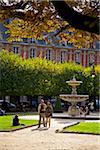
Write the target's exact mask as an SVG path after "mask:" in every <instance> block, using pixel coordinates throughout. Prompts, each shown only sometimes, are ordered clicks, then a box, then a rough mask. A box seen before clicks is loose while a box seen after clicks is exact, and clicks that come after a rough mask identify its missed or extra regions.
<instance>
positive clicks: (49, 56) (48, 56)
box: [46, 49, 52, 60]
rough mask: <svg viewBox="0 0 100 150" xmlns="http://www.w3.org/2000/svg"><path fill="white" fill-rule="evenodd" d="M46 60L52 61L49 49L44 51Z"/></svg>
mask: <svg viewBox="0 0 100 150" xmlns="http://www.w3.org/2000/svg"><path fill="white" fill-rule="evenodd" d="M46 59H47V60H52V50H51V49H48V50H46Z"/></svg>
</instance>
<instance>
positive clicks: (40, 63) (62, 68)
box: [0, 50, 100, 96]
mask: <svg viewBox="0 0 100 150" xmlns="http://www.w3.org/2000/svg"><path fill="white" fill-rule="evenodd" d="M91 71H92V68H85V69H84V68H83V67H82V66H81V65H77V64H74V63H63V64H61V63H59V64H56V63H53V62H51V61H48V60H46V59H43V60H42V59H41V58H35V59H28V60H25V59H23V58H22V57H20V56H18V55H15V54H13V53H9V52H7V51H6V50H3V51H2V52H0V83H1V84H0V95H1V96H5V95H12V96H13V95H14V96H21V95H32V96H34V95H37V96H38V95H43V96H58V95H59V94H63V93H66V94H68V93H71V87H70V86H68V85H67V84H66V81H67V80H71V79H72V78H73V75H75V77H76V79H77V80H81V81H82V82H83V83H82V84H81V85H80V86H79V87H78V93H80V94H88V95H92V94H93V91H94V80H95V94H96V95H99V91H98V89H99V82H98V81H99V74H100V67H99V66H95V73H96V76H95V79H93V78H92V76H91Z"/></svg>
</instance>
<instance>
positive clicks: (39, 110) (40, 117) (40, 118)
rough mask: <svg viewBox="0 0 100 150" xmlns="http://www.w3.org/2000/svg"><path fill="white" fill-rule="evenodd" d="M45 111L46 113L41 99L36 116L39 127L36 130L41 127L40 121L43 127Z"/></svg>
mask: <svg viewBox="0 0 100 150" xmlns="http://www.w3.org/2000/svg"><path fill="white" fill-rule="evenodd" d="M45 111H46V104H45V103H44V100H43V99H41V102H40V104H39V106H38V114H39V125H38V128H40V126H41V120H42V119H43V125H44V127H45Z"/></svg>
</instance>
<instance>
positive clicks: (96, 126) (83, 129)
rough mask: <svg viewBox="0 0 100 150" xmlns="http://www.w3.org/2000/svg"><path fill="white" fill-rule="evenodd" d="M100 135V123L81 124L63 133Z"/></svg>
mask: <svg viewBox="0 0 100 150" xmlns="http://www.w3.org/2000/svg"><path fill="white" fill-rule="evenodd" d="M66 131H68V132H78V133H93V134H100V122H81V123H79V124H77V125H74V126H71V127H66V128H65V129H64V130H63V132H66Z"/></svg>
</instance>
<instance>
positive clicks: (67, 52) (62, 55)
mask: <svg viewBox="0 0 100 150" xmlns="http://www.w3.org/2000/svg"><path fill="white" fill-rule="evenodd" d="M2 49H6V50H8V51H13V52H14V53H15V54H19V55H21V56H22V57H23V58H25V59H28V58H35V57H41V58H46V59H48V60H51V61H54V62H61V63H62V62H76V63H78V64H82V66H84V67H87V66H90V65H92V64H93V63H94V64H95V65H97V64H100V59H99V58H100V51H99V49H94V48H93V49H92V48H91V49H86V48H82V49H76V48H74V47H70V46H68V45H64V46H62V45H54V44H51V45H50V44H46V43H45V42H44V43H43V42H42V40H41V41H40V42H35V41H29V42H19V43H17V42H13V43H9V42H7V41H1V42H0V51H1V50H2Z"/></svg>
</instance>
